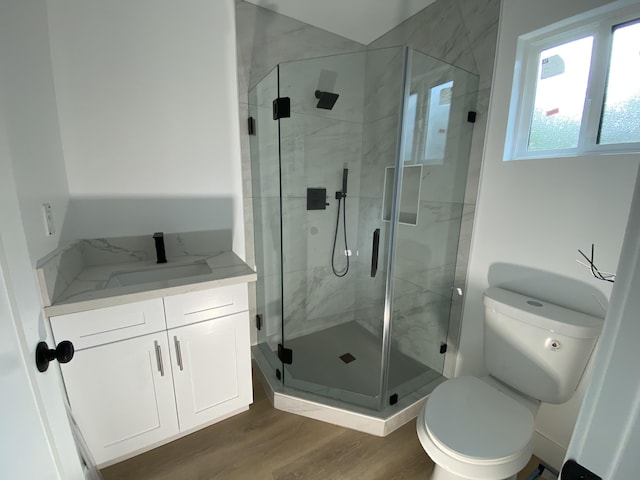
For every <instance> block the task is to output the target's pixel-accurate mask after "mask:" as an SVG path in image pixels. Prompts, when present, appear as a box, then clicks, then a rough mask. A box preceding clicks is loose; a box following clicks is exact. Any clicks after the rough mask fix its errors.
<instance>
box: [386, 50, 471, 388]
mask: <svg viewBox="0 0 640 480" xmlns="http://www.w3.org/2000/svg"><path fill="white" fill-rule="evenodd" d="M410 64H411V75H410V77H409V79H408V83H407V85H408V92H407V102H406V105H407V108H406V111H405V117H404V133H403V145H402V153H401V159H402V165H403V168H402V181H401V186H400V192H399V198H400V204H399V205H400V208H399V211H398V224H397V226H396V241H395V251H394V253H393V261H394V270H393V303H392V305H393V315H392V322H391V342H390V343H391V352H392V354H391V358H390V361H389V382H388V392H387V393H388V395H389V396H391V395H393V394H396V395H397V396H398V397H399V398H402V397H403V396H404V395H406V394H408V393H411V392H414V391H416V389H417V388H418V387H419V386H421V385H425V384H427V383H429V382H430V381H432V380H435V379H437V378H439V377H440V375H441V374H442V372H443V369H444V359H445V355H444V353H445V352H446V349H447V336H448V329H449V321H450V309H451V301H452V294H454V284H455V274H456V260H457V253H458V243H459V237H460V224H461V221H462V211H463V202H464V193H465V187H466V179H467V171H468V166H469V152H470V148H471V136H472V133H473V123H471V122H469V120H468V112H471V111H474V110H475V105H476V98H477V90H478V78H477V76H475V75H473V74H470V73H468V72H465V71H463V70H461V69H459V68H456V67H453V66H451V65H448V64H445V63H443V62H441V61H439V60H436V59H434V58H431V57H428V56H427V55H424V54H421V53H419V52H416V51H412V52H411V60H410ZM403 357H408V358H410V359H412V360H413V363H412V366H413V370H411V371H408V370H407V367H406V365H405V363H406V362H405V360H404V358H403Z"/></svg>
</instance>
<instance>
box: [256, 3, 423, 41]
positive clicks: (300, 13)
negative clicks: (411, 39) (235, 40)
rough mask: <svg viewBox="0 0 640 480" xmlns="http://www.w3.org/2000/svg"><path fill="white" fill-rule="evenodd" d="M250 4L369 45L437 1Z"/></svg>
mask: <svg viewBox="0 0 640 480" xmlns="http://www.w3.org/2000/svg"><path fill="white" fill-rule="evenodd" d="M247 1H248V2H250V3H253V4H255V5H258V6H260V7H264V8H268V9H269V10H273V11H274V12H277V13H280V14H282V15H286V16H288V17H293V18H295V19H296V20H300V21H301V22H305V23H308V24H310V25H314V26H316V27H319V28H323V29H325V30H328V31H329V32H332V33H336V34H338V35H341V36H343V37H346V38H350V39H351V40H355V41H356V42H360V43H363V44H365V45H366V44H369V43H371V42H372V41H374V40H375V39H376V38H378V37H380V36H381V35H383V34H384V33H386V32H388V31H389V30H391V29H392V28H393V27H395V26H396V25H398V24H399V23H402V22H403V21H404V20H406V19H407V18H409V17H411V16H413V15H414V14H416V13H417V12H419V11H420V10H422V9H423V8H426V7H427V6H428V5H431V4H432V3H433V2H434V1H435V0H402V1H391V2H390V1H389V0H349V1H348V2H345V1H344V0H323V1H322V2H318V1H317V0H247Z"/></svg>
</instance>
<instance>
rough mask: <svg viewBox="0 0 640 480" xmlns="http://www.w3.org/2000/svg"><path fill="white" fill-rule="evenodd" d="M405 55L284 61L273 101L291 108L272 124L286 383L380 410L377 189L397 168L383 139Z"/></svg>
mask: <svg viewBox="0 0 640 480" xmlns="http://www.w3.org/2000/svg"><path fill="white" fill-rule="evenodd" d="M401 53H402V49H401V48H395V49H386V50H384V51H368V52H356V53H351V54H343V55H335V56H331V57H323V58H316V59H308V60H301V61H296V62H289V63H285V64H282V65H280V66H279V96H280V97H288V98H290V105H291V116H290V117H289V118H282V119H280V121H279V123H280V147H281V148H280V161H281V175H282V176H281V179H282V245H283V257H282V275H283V276H282V280H283V324H284V330H283V332H284V347H285V348H286V349H287V350H288V351H290V352H291V360H292V361H291V363H290V364H287V365H284V367H285V375H284V382H285V385H288V386H292V387H295V388H298V389H301V390H305V391H308V392H312V393H316V394H320V395H323V396H326V397H330V398H335V399H338V400H343V401H346V402H349V403H352V404H356V405H361V406H365V407H369V408H373V409H378V408H379V407H380V393H381V374H382V371H381V367H382V363H383V362H382V325H383V311H384V293H385V270H386V257H387V256H386V253H385V252H386V250H387V249H386V242H387V238H388V235H387V230H388V226H389V224H388V223H386V222H384V221H382V212H381V207H382V188H381V186H382V181H383V180H384V174H385V171H386V167H387V166H390V165H391V166H392V165H394V164H395V155H394V152H393V147H392V146H391V147H390V146H389V144H391V145H393V144H394V139H395V137H397V131H398V123H399V115H398V114H397V111H398V108H397V105H398V103H399V101H400V99H401V86H402V81H401V78H400V77H401V75H400V74H399V72H400V70H401V68H402V54H401ZM393 62H395V63H396V65H395V67H396V68H390V67H389V65H390V63H391V64H393ZM394 112H395V114H394ZM381 138H384V139H385V142H386V143H385V142H382V141H380V140H381ZM375 140H379V141H380V144H379V145H375V144H374V143H375ZM345 189H346V192H345ZM345 194H346V196H345ZM345 229H346V232H345Z"/></svg>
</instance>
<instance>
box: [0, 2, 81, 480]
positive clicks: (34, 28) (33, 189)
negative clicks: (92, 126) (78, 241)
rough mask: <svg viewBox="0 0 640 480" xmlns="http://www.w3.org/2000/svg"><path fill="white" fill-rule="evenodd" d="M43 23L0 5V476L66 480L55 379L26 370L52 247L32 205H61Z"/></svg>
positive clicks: (77, 472)
mask: <svg viewBox="0 0 640 480" xmlns="http://www.w3.org/2000/svg"><path fill="white" fill-rule="evenodd" d="M46 14H47V11H46V5H45V2H44V0H21V1H19V2H0V270H1V272H0V275H2V280H1V281H0V297H2V298H1V299H0V304H2V308H1V310H2V312H1V315H0V324H1V325H2V334H1V335H0V337H1V338H2V341H0V358H1V359H2V360H1V361H0V379H1V382H2V385H1V386H0V388H1V389H2V400H1V401H0V412H1V415H2V418H1V419H0V425H2V427H0V432H1V433H0V445H1V447H0V450H2V453H1V454H0V477H2V478H51V479H54V478H60V479H70V480H71V479H73V480H75V479H80V478H83V473H82V467H81V465H80V461H79V459H78V455H77V451H76V445H75V443H74V441H73V438H72V433H71V428H70V426H69V422H68V420H67V415H66V411H65V405H64V391H63V388H62V384H61V376H60V371H59V369H58V367H57V364H56V363H54V364H53V368H50V369H49V370H48V371H47V372H46V373H39V372H37V371H36V366H35V361H34V358H35V355H34V352H35V348H36V345H37V343H38V342H39V341H41V340H44V341H47V342H48V343H49V345H52V344H53V342H52V336H51V332H50V331H49V328H48V322H47V321H46V319H45V318H44V315H43V312H42V307H41V303H40V294H39V289H38V287H37V284H36V277H35V272H34V269H33V268H32V266H33V262H34V261H35V260H36V259H37V258H38V257H39V256H41V255H44V254H45V253H47V252H48V251H49V250H52V249H54V248H55V247H56V246H57V244H58V240H59V236H58V235H55V236H53V237H45V235H44V220H43V217H42V213H41V203H42V202H45V201H46V202H50V203H52V204H53V206H54V215H56V216H57V215H60V216H62V215H63V214H64V210H65V208H66V202H67V186H66V176H65V172H64V163H63V160H62V149H61V145H60V136H59V131H58V121H57V112H56V107H55V96H54V89H53V81H52V73H51V61H50V57H49V43H48V36H47V17H46ZM58 218H60V217H58Z"/></svg>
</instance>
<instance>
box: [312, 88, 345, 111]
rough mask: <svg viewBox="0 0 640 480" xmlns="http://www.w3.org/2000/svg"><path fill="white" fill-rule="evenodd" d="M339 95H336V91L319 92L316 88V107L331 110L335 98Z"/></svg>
mask: <svg viewBox="0 0 640 480" xmlns="http://www.w3.org/2000/svg"><path fill="white" fill-rule="evenodd" d="M339 96H340V95H338V94H337V93H331V92H321V91H320V90H316V98H317V99H318V104H317V105H316V108H324V109H325V110H331V109H332V108H333V106H334V105H335V104H336V100H338V97H339Z"/></svg>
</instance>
